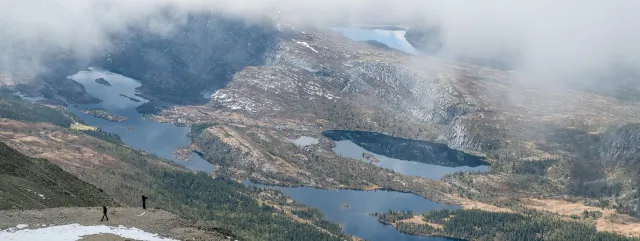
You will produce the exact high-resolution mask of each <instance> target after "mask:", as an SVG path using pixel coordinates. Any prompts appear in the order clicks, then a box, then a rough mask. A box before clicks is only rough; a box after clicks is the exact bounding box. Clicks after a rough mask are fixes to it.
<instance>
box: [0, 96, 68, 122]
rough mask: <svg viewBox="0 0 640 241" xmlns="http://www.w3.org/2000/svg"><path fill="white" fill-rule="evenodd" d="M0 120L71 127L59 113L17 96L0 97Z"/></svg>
mask: <svg viewBox="0 0 640 241" xmlns="http://www.w3.org/2000/svg"><path fill="white" fill-rule="evenodd" d="M0 118H7V119H13V120H19V121H27V122H49V123H52V124H54V125H57V126H62V127H67V128H68V127H69V126H71V122H72V121H71V119H70V118H69V117H67V116H66V115H64V114H62V113H61V112H60V111H58V110H55V109H53V108H49V107H46V106H43V105H39V104H34V103H31V102H28V101H24V100H21V99H20V97H17V96H8V95H5V96H2V97H0Z"/></svg>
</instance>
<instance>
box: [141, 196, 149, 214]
mask: <svg viewBox="0 0 640 241" xmlns="http://www.w3.org/2000/svg"><path fill="white" fill-rule="evenodd" d="M147 198H148V197H146V196H145V195H142V209H145V210H146V209H147Z"/></svg>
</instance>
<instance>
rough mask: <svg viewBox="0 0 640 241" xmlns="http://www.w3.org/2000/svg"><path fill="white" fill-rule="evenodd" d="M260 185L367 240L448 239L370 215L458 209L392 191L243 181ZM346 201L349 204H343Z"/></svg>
mask: <svg viewBox="0 0 640 241" xmlns="http://www.w3.org/2000/svg"><path fill="white" fill-rule="evenodd" d="M245 184H248V185H254V186H257V187H262V188H269V189H277V190H280V191H281V192H282V193H284V194H285V195H287V196H289V197H291V198H292V199H293V200H295V201H296V202H300V203H303V204H305V205H307V206H310V207H314V208H317V209H320V210H321V211H322V213H323V214H324V215H325V217H326V218H327V220H329V221H333V222H337V223H340V224H342V231H343V232H344V233H347V234H351V235H354V236H356V237H360V238H364V239H367V240H371V241H374V240H380V241H386V240H407V241H413V240H429V241H451V240H457V239H450V238H441V237H419V236H412V235H407V234H403V233H400V232H398V231H397V230H395V229H394V228H393V227H392V226H388V225H382V224H381V223H379V222H378V220H377V218H376V217H372V216H371V215H370V214H371V213H375V212H386V211H389V210H390V209H391V210H395V211H399V210H411V211H413V212H414V213H416V214H418V213H423V212H425V211H428V210H437V209H445V208H446V209H458V208H459V207H457V206H447V205H443V204H439V203H436V202H432V201H430V200H427V199H424V198H422V197H419V196H416V195H413V194H409V193H400V192H391V191H356V190H345V189H339V190H323V189H316V188H311V187H277V186H267V185H260V184H254V183H250V182H245ZM344 204H348V205H349V207H348V208H345V207H343V205H344Z"/></svg>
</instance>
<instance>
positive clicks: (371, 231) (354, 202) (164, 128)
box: [67, 28, 467, 241]
mask: <svg viewBox="0 0 640 241" xmlns="http://www.w3.org/2000/svg"><path fill="white" fill-rule="evenodd" d="M334 30H335V29H334ZM339 31H341V32H342V33H343V34H344V35H345V36H347V37H351V38H354V39H355V40H358V41H363V40H376V41H379V42H382V43H384V44H386V45H388V46H389V47H391V48H396V49H399V50H402V51H405V52H408V53H412V54H416V53H417V50H415V49H413V47H411V45H410V44H409V43H408V42H406V40H404V33H401V32H402V31H388V30H364V29H362V31H360V29H349V28H341V29H339ZM69 78H71V79H74V80H76V81H78V82H79V83H81V84H83V85H84V86H85V88H86V90H87V92H88V93H89V94H91V95H93V96H94V97H96V98H99V99H101V100H103V102H101V103H99V104H89V105H79V106H77V107H74V106H69V107H67V110H68V111H69V112H72V113H74V114H76V115H77V116H78V117H80V118H81V119H82V120H83V121H84V122H85V123H86V124H88V125H92V126H95V127H99V128H101V129H103V130H104V131H106V132H109V133H114V134H118V135H119V136H120V137H121V139H122V141H123V142H124V143H126V144H127V145H130V146H131V147H133V148H136V149H139V150H143V151H145V152H149V153H153V154H156V155H158V156H160V157H164V158H166V159H169V160H172V161H174V162H176V163H179V164H182V165H184V166H185V167H187V168H189V169H191V170H196V171H203V172H211V171H212V170H213V169H214V167H213V165H212V164H210V163H209V162H207V161H205V160H203V159H202V158H201V157H200V156H198V155H196V154H192V155H191V157H190V161H182V160H178V159H177V158H176V156H175V154H174V150H175V149H176V148H179V147H186V146H188V144H189V142H190V138H189V137H188V136H187V134H188V133H189V132H190V128H188V127H177V126H175V125H173V124H168V123H158V122H155V121H152V120H148V119H145V118H144V117H143V116H142V114H140V113H138V112H137V111H136V107H137V106H139V105H141V104H143V103H146V102H147V100H146V99H144V98H141V97H139V96H136V90H135V89H136V88H137V87H139V86H140V82H138V81H137V80H134V79H131V78H128V77H125V76H122V75H118V74H114V73H109V72H106V71H99V70H91V69H90V70H87V71H80V72H78V73H77V74H74V75H72V76H70V77H69ZM97 78H104V79H105V80H106V81H108V82H109V83H110V84H111V85H112V86H111V87H110V86H105V85H102V84H99V83H96V81H95V79H97ZM122 95H125V96H128V97H133V98H135V99H138V100H140V102H135V101H132V100H131V99H129V98H126V97H123V96H122ZM90 108H102V109H104V110H106V111H107V112H109V113H111V114H115V115H120V116H125V117H127V120H125V121H123V122H109V121H107V120H104V119H101V118H97V117H94V116H92V115H87V114H84V113H83V110H84V109H90ZM291 141H293V142H294V143H296V144H297V145H300V146H306V145H312V144H314V143H316V141H317V140H315V139H313V138H306V137H305V138H301V139H297V140H291ZM356 142H357V141H356ZM356 142H354V141H353V140H342V141H336V147H335V148H334V151H336V152H337V153H339V154H341V155H343V156H347V157H353V158H361V157H362V153H363V152H367V153H370V154H372V155H375V157H376V158H378V159H379V160H380V165H384V166H385V167H389V168H392V169H397V170H400V171H399V172H402V173H407V174H408V175H420V176H426V177H429V178H439V177H441V175H443V173H451V172H454V171H460V170H467V169H465V167H460V168H458V167H455V166H453V167H451V166H443V165H440V164H442V163H437V164H433V163H432V164H428V163H424V162H418V161H421V160H417V161H416V160H412V159H410V158H398V157H394V156H392V155H388V154H385V155H381V154H378V153H376V151H375V150H374V151H371V150H368V149H367V148H365V147H366V146H365V147H361V146H359V145H356ZM359 144H361V145H362V143H359ZM463 160H464V159H463ZM456 168H458V169H456ZM249 185H256V184H249ZM257 186H261V187H268V188H273V189H278V190H281V191H282V192H283V193H284V194H285V195H287V196H289V197H291V198H292V199H294V200H295V201H297V202H300V203H303V204H306V205H308V206H311V207H315V208H318V209H320V210H321V211H322V212H323V213H324V215H325V216H326V218H327V219H328V220H330V221H334V222H338V223H340V224H342V227H343V231H344V232H345V233H347V234H351V235H354V236H357V237H361V238H365V239H367V240H372V241H375V240H380V241H386V240H400V241H402V240H408V241H413V240H430V241H444V240H456V239H449V238H439V237H417V236H410V235H406V234H402V233H400V232H398V231H396V230H395V229H393V227H391V226H385V225H382V224H380V223H379V222H378V221H377V219H376V218H375V217H372V216H369V214H370V213H373V212H384V211H388V210H390V209H391V210H411V211H413V212H414V213H421V212H424V211H427V210H434V209H442V208H448V209H456V208H459V207H457V206H447V205H442V204H438V203H435V202H432V201H430V200H427V199H424V198H422V197H419V196H416V195H413V194H408V193H400V192H390V191H355V190H321V189H315V188H309V187H275V186H264V185H257ZM344 204H348V205H349V206H350V207H349V208H344V207H343V205H344Z"/></svg>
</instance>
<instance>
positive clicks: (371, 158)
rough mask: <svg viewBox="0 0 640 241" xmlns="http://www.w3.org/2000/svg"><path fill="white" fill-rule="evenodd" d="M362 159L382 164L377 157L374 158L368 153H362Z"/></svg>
mask: <svg viewBox="0 0 640 241" xmlns="http://www.w3.org/2000/svg"><path fill="white" fill-rule="evenodd" d="M362 157H363V158H365V159H367V160H369V161H370V162H374V163H378V162H380V160H378V158H376V157H375V156H373V155H371V154H369V153H366V152H363V153H362Z"/></svg>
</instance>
